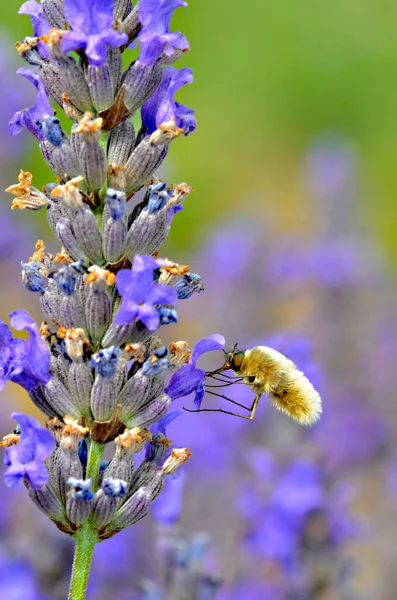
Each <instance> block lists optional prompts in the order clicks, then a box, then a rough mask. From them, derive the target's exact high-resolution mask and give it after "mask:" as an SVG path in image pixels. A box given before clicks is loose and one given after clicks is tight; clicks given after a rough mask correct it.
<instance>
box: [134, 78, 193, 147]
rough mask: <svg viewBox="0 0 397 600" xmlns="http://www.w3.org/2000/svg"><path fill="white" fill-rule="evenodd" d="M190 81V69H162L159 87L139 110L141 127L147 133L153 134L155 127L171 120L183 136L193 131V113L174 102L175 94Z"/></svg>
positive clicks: (191, 79)
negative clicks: (181, 131)
mask: <svg viewBox="0 0 397 600" xmlns="http://www.w3.org/2000/svg"><path fill="white" fill-rule="evenodd" d="M192 81H193V75H192V70H191V69H179V70H178V69H175V67H166V68H165V69H164V72H163V78H162V80H161V83H160V85H159V87H158V88H157V90H156V92H155V93H154V94H153V95H152V96H151V98H149V100H148V101H147V102H146V103H145V104H144V105H143V106H142V109H141V115H142V125H143V126H144V127H146V128H147V131H148V133H153V132H154V131H155V130H156V129H157V127H159V126H160V125H162V124H163V123H168V122H169V121H171V120H173V121H175V125H176V127H180V128H181V129H183V131H184V133H185V135H189V133H192V131H194V130H195V128H196V119H195V117H194V111H193V110H191V109H190V108H188V107H187V106H184V105H183V104H179V102H176V101H175V100H174V95H175V94H176V92H177V91H178V90H179V89H180V88H181V87H183V86H184V85H186V84H188V83H192Z"/></svg>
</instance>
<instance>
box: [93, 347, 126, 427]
mask: <svg viewBox="0 0 397 600" xmlns="http://www.w3.org/2000/svg"><path fill="white" fill-rule="evenodd" d="M121 354H122V351H121V350H120V348H117V347H116V346H111V347H110V348H106V349H104V350H100V351H99V352H98V353H97V354H96V355H94V356H93V357H92V359H91V367H93V368H95V369H96V371H97V373H96V376H95V381H94V385H93V387H92V391H91V412H92V414H93V416H94V419H95V420H96V421H99V422H104V421H108V420H109V419H110V417H111V416H112V414H113V412H114V409H115V407H116V399H117V394H118V385H117V381H118V373H117V365H118V360H119V356H121Z"/></svg>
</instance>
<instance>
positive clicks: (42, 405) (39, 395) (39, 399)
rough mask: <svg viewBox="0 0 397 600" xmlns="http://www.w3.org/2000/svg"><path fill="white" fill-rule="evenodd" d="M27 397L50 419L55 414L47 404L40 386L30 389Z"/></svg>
mask: <svg viewBox="0 0 397 600" xmlns="http://www.w3.org/2000/svg"><path fill="white" fill-rule="evenodd" d="M29 397H30V399H31V400H32V402H33V404H34V405H35V406H37V408H38V409H39V410H41V412H43V413H44V414H45V415H47V417H49V418H50V419H52V417H56V416H57V413H56V411H55V410H54V409H53V408H52V407H51V406H50V405H49V404H48V402H47V400H46V398H45V396H44V392H43V389H42V388H41V386H38V387H36V388H33V390H30V392H29Z"/></svg>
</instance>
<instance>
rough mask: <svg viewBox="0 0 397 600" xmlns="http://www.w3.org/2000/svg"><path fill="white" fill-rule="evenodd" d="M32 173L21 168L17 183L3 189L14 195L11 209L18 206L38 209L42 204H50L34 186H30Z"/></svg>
mask: <svg viewBox="0 0 397 600" xmlns="http://www.w3.org/2000/svg"><path fill="white" fill-rule="evenodd" d="M32 179H33V175H32V174H31V173H29V171H23V170H22V169H21V170H20V172H19V175H18V181H19V183H17V184H15V185H10V187H8V188H7V189H6V190H5V191H6V192H7V193H8V194H13V195H14V196H16V197H15V198H14V200H13V201H12V204H11V210H15V209H16V208H18V209H19V210H25V208H27V209H29V210H40V208H43V207H44V206H48V205H49V204H50V202H49V200H48V198H47V196H46V195H45V194H43V192H40V191H39V190H38V189H36V188H35V187H32V186H31V183H32Z"/></svg>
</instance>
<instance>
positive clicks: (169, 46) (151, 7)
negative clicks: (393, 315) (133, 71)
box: [139, 0, 189, 67]
mask: <svg viewBox="0 0 397 600" xmlns="http://www.w3.org/2000/svg"><path fill="white" fill-rule="evenodd" d="M180 6H187V3H186V2H183V1H182V0H165V1H164V0H141V2H139V19H140V21H141V23H142V30H141V32H140V34H139V41H140V43H141V49H140V54H139V62H140V63H141V64H142V65H145V66H147V67H150V66H152V65H154V64H155V62H157V60H158V58H160V56H161V54H162V53H163V51H164V54H165V56H167V57H170V56H172V54H173V53H174V51H175V49H178V50H181V51H182V52H186V51H187V50H189V43H188V41H187V39H186V38H185V36H184V35H182V33H180V32H177V33H174V32H170V30H169V28H170V21H171V17H172V13H173V11H174V10H175V9H176V8H178V7H180Z"/></svg>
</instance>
